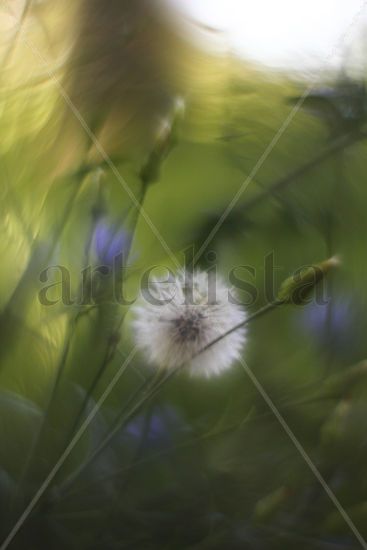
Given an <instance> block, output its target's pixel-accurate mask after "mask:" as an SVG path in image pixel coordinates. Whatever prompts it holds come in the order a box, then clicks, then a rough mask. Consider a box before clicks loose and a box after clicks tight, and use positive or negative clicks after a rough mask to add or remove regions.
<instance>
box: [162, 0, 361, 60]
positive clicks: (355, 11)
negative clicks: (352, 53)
mask: <svg viewBox="0 0 367 550" xmlns="http://www.w3.org/2000/svg"><path fill="white" fill-rule="evenodd" d="M170 2H171V3H174V4H175V5H176V6H179V8H180V10H181V11H182V12H184V13H186V14H188V15H189V16H190V17H191V18H192V19H194V20H196V21H198V22H200V23H202V24H204V25H207V26H209V27H213V28H214V29H218V30H219V31H222V33H223V37H222V38H223V39H224V40H225V41H226V42H227V44H228V47H229V48H231V49H232V50H233V51H236V52H237V53H238V54H240V55H242V56H244V57H246V58H248V59H250V60H252V61H257V62H260V63H263V64H266V65H269V66H273V67H283V68H284V67H286V68H289V67H291V68H294V69H303V68H308V67H315V66H317V65H320V64H324V63H327V64H328V65H329V64H332V65H338V64H340V63H341V61H342V60H343V59H344V56H345V55H348V46H350V43H351V42H353V39H355V38H356V37H357V36H358V35H359V34H360V33H361V29H363V26H364V24H365V23H366V21H367V19H366V15H365V14H364V15H363V14H362V13H361V12H362V11H363V10H364V12H365V13H366V9H364V5H365V2H363V1H362V0H348V1H347V0H308V1H306V0H302V1H297V0H278V1H274V0H256V1H250V0H170ZM343 46H345V47H346V50H345V51H343ZM335 49H336V50H337V51H335Z"/></svg>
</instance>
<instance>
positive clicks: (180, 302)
mask: <svg viewBox="0 0 367 550" xmlns="http://www.w3.org/2000/svg"><path fill="white" fill-rule="evenodd" d="M210 283H211V284H210V285H209V281H208V273H206V272H200V271H196V272H195V273H194V274H193V275H190V274H188V273H185V272H182V273H180V274H179V275H178V277H177V278H176V280H175V282H172V283H160V282H159V281H157V280H154V281H152V282H151V284H150V288H149V292H150V295H151V297H152V298H153V299H149V297H148V299H147V296H146V297H145V298H144V299H142V300H141V301H140V303H139V304H138V305H137V306H135V307H134V310H133V314H134V317H135V319H134V321H133V328H134V335H135V340H136V342H137V345H138V346H139V347H140V349H141V350H142V351H143V352H144V353H145V355H146V357H147V359H148V361H149V362H150V363H152V364H153V365H156V366H163V367H166V368H167V369H172V368H176V367H179V366H181V365H182V366H183V367H184V368H187V369H189V371H190V373H191V374H193V375H199V376H207V377H209V376H211V375H215V374H219V373H221V372H223V371H224V370H226V369H228V368H229V367H230V366H231V365H232V364H233V362H234V361H236V360H237V359H238V358H239V356H240V352H241V349H242V347H243V344H244V342H245V329H244V328H240V329H237V330H235V331H234V332H232V333H231V334H228V335H227V336H225V337H224V338H222V339H221V340H219V341H218V342H217V343H215V344H214V345H212V346H210V347H209V348H208V349H206V350H205V351H203V352H201V350H203V349H204V348H205V347H206V346H207V345H208V344H210V343H211V342H212V341H214V340H215V339H216V338H218V337H219V336H221V335H222V334H225V333H226V332H227V331H228V330H230V329H231V328H233V327H234V326H236V325H238V324H239V323H242V322H243V321H244V320H245V319H246V315H245V313H244V311H243V309H242V308H241V307H240V306H239V305H238V304H236V303H233V300H230V299H229V298H230V295H229V289H228V288H227V287H226V285H225V284H224V283H223V281H222V280H221V279H218V278H216V279H215V282H213V281H212V280H210ZM232 297H233V293H232Z"/></svg>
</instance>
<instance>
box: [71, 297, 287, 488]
mask: <svg viewBox="0 0 367 550" xmlns="http://www.w3.org/2000/svg"><path fill="white" fill-rule="evenodd" d="M282 304H283V302H280V301H274V302H271V303H269V304H266V305H265V306H264V307H262V308H260V309H259V310H257V311H256V312H255V313H254V314H253V315H251V316H249V317H247V319H246V320H245V321H243V322H242V323H240V324H238V325H236V326H234V327H232V328H231V329H230V330H229V331H227V332H225V333H224V334H222V335H221V336H220V337H218V338H216V339H215V340H213V341H212V342H210V343H209V344H208V345H207V346H205V348H203V349H202V350H200V351H199V352H198V354H197V355H200V354H201V353H203V352H204V351H206V350H207V349H208V348H209V347H211V346H213V345H214V344H216V343H217V342H219V341H220V340H221V339H222V338H225V337H226V336H228V334H231V333H232V332H234V331H236V330H238V329H239V328H242V327H243V326H244V325H247V324H248V323H250V322H252V321H254V320H255V319H258V318H259V317H261V316H263V315H265V314H266V313H267V312H270V311H272V310H273V309H275V308H276V307H277V306H279V305H282ZM184 366H185V364H181V365H179V366H178V367H176V368H174V369H172V370H169V371H167V370H166V369H164V368H163V369H160V370H158V371H157V373H156V375H155V376H154V377H153V378H152V379H150V381H149V380H148V381H145V382H144V383H143V384H142V386H141V387H139V388H138V389H137V391H136V392H134V394H133V395H132V396H131V397H130V399H129V400H128V402H127V403H126V404H125V406H124V408H123V410H122V411H121V412H120V413H119V415H118V417H117V418H116V420H115V422H114V425H113V426H112V428H111V430H110V431H109V432H108V434H107V435H106V437H105V438H104V439H103V441H102V442H101V443H100V444H99V446H98V447H97V448H96V449H95V451H94V452H93V453H92V454H91V455H90V456H89V458H88V459H87V460H86V462H84V463H83V464H82V465H81V466H80V468H79V469H78V470H76V471H75V472H74V474H72V476H71V477H70V478H69V479H68V480H67V482H66V483H65V484H64V485H63V487H62V489H63V490H65V489H67V488H68V487H69V486H70V485H71V484H72V483H73V482H74V481H75V480H76V479H77V478H78V477H79V476H80V475H81V474H82V473H83V472H84V471H85V470H86V469H87V468H88V467H89V466H90V465H91V464H92V463H93V462H94V461H95V460H96V458H98V456H99V455H100V454H101V453H102V452H103V451H104V450H105V449H106V448H107V447H108V446H109V444H110V443H111V441H112V440H113V439H114V437H115V436H116V434H117V433H118V432H119V431H120V430H121V429H122V428H123V427H124V426H126V424H127V422H129V421H130V420H131V419H132V417H133V416H134V415H135V414H136V413H137V412H138V411H139V410H140V409H141V407H143V406H144V405H145V404H146V403H147V402H148V401H150V400H151V399H152V398H153V397H155V395H156V394H157V393H158V392H159V390H160V389H161V388H162V387H163V386H164V385H165V384H166V383H167V382H168V381H169V380H171V379H172V378H173V377H174V376H175V375H176V374H177V372H178V371H180V370H182V369H183V368H184ZM141 392H142V395H141V397H140V399H139V400H138V401H137V402H136V403H135V405H133V406H132V408H131V409H130V410H129V411H127V412H126V408H127V407H128V406H129V404H130V403H131V402H132V401H134V399H135V398H136V397H137V395H139V394H140V393H141Z"/></svg>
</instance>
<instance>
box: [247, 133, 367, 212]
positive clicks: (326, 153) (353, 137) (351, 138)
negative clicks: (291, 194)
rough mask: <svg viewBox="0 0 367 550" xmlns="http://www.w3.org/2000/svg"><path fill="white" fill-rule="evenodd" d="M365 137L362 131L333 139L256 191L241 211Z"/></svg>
mask: <svg viewBox="0 0 367 550" xmlns="http://www.w3.org/2000/svg"><path fill="white" fill-rule="evenodd" d="M365 138H366V135H365V134H363V133H353V134H348V135H344V136H342V137H339V138H337V139H335V140H334V141H333V142H332V143H331V144H330V145H329V146H328V147H327V148H326V149H324V150H323V151H321V152H320V153H318V154H317V155H315V156H314V157H313V158H312V159H311V160H309V161H307V162H306V163H305V164H303V165H301V166H300V167H299V168H296V169H295V170H293V171H292V172H290V173H288V174H286V175H285V176H283V177H280V178H279V179H278V180H276V181H275V182H273V183H272V184H271V185H270V186H269V187H267V188H266V189H264V190H262V191H259V193H257V194H256V195H255V196H254V197H252V198H251V199H250V200H248V201H247V202H245V203H244V204H243V205H242V207H241V212H242V213H244V212H247V211H248V210H251V209H252V208H253V207H254V206H257V204H258V203H259V202H261V201H262V200H263V199H264V198H266V197H267V196H269V195H273V194H275V193H277V192H278V191H280V190H281V189H283V188H284V187H287V185H289V184H290V183H292V181H294V180H296V179H298V178H299V177H301V176H303V175H304V174H307V172H309V171H310V170H312V169H313V168H315V166H318V165H319V164H320V163H321V162H323V161H324V160H325V159H327V158H328V157H330V156H332V155H334V154H335V153H337V152H339V151H342V150H344V149H345V148H347V147H350V146H351V145H354V144H355V143H356V142H357V141H359V140H360V139H365Z"/></svg>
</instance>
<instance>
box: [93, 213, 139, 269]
mask: <svg viewBox="0 0 367 550" xmlns="http://www.w3.org/2000/svg"><path fill="white" fill-rule="evenodd" d="M93 241H94V249H95V252H96V255H97V258H98V261H99V262H100V263H101V264H103V265H107V266H110V265H112V264H113V262H114V260H115V258H117V257H118V256H120V255H121V254H122V255H123V256H126V255H127V254H128V252H129V248H130V243H131V236H130V234H129V233H128V232H127V231H125V230H124V229H121V228H120V229H116V228H115V227H114V226H112V225H110V224H108V223H107V222H106V221H105V220H100V221H99V222H98V223H97V225H96V227H95V230H94V235H93Z"/></svg>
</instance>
